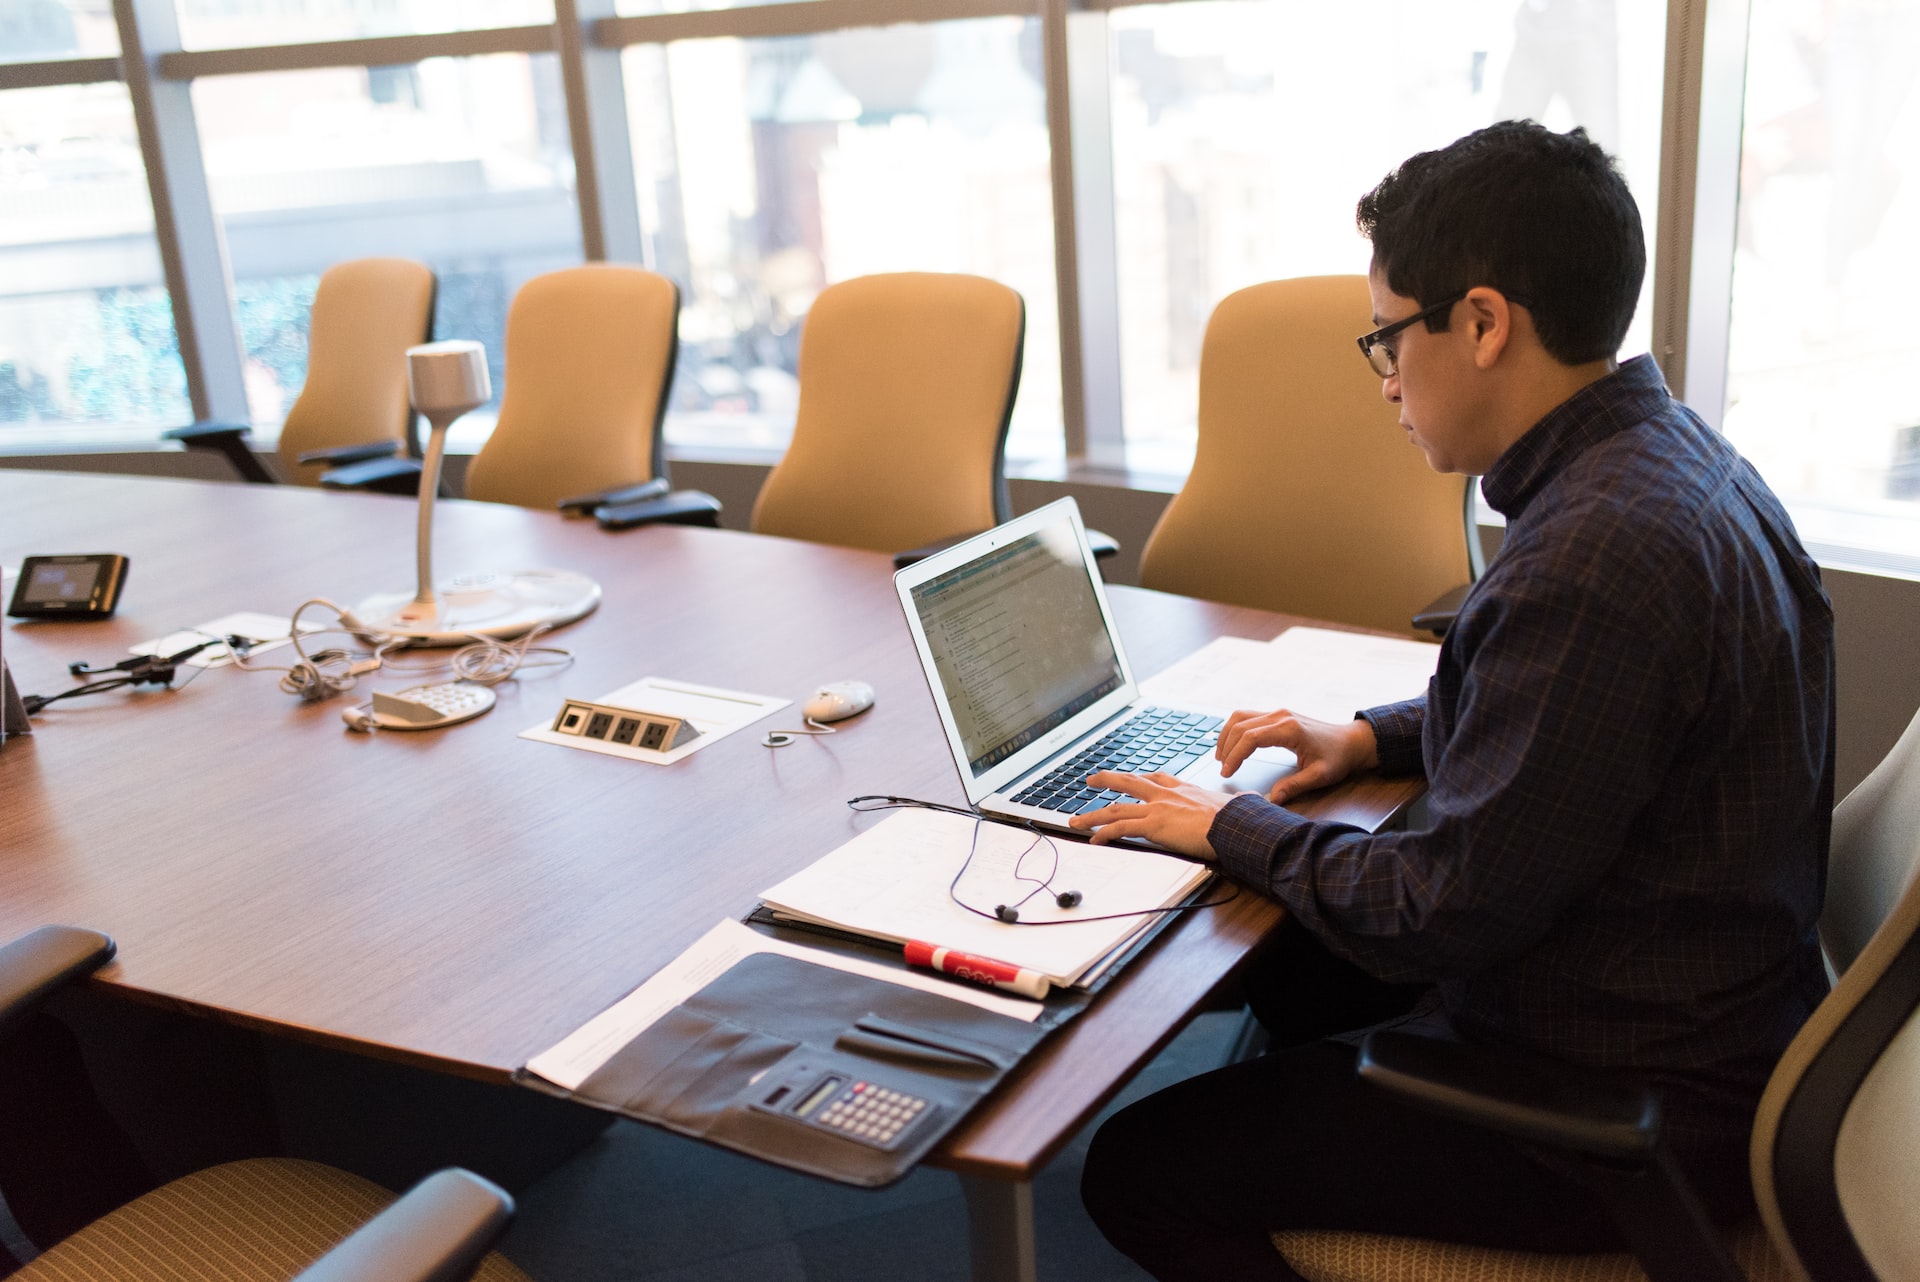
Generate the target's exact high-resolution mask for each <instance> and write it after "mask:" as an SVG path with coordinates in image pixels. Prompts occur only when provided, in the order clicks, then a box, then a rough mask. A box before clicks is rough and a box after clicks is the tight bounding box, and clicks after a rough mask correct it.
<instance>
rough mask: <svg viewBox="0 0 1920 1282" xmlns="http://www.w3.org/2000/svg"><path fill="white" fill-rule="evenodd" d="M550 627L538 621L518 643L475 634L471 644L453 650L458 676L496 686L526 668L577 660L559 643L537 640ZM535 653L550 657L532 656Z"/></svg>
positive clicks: (454, 671) (454, 669)
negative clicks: (551, 644)
mask: <svg viewBox="0 0 1920 1282" xmlns="http://www.w3.org/2000/svg"><path fill="white" fill-rule="evenodd" d="M550 627H551V625H550V624H545V623H542V624H538V625H536V626H535V627H533V628H532V629H530V630H529V631H528V632H527V633H526V635H524V636H522V637H521V638H520V640H519V641H518V642H517V643H516V642H512V641H499V640H495V639H494V638H493V637H483V636H475V637H474V639H473V643H472V644H471V645H463V646H461V647H460V648H459V649H458V650H455V651H454V652H453V658H452V660H451V663H452V666H453V674H454V676H455V678H456V679H458V680H461V681H471V682H473V683H474V684H475V685H482V686H492V685H499V684H500V683H501V682H502V681H506V680H509V679H511V678H512V677H514V676H515V675H517V674H518V673H519V671H520V670H521V669H522V668H558V667H565V666H566V665H567V664H570V663H572V662H573V655H572V654H571V653H570V652H568V651H566V650H562V649H560V648H558V647H557V646H546V645H542V646H536V645H534V644H533V639H534V638H535V637H537V636H539V635H540V634H541V633H542V632H546V631H548V630H549V629H550ZM532 655H544V656H547V657H545V658H540V659H530V658H529V656H532Z"/></svg>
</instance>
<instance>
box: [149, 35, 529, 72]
mask: <svg viewBox="0 0 1920 1282" xmlns="http://www.w3.org/2000/svg"><path fill="white" fill-rule="evenodd" d="M553 48H554V29H553V27H552V26H550V25H548V24H546V23H541V24H540V25H538V26H532V27H489V28H484V29H482V30H479V31H438V32H434V33H432V34H429V35H411V36H367V37H364V38H360V39H355V40H320V41H314V42H311V43H306V44H287V45H259V46H251V47H248V48H242V49H185V50H183V49H172V50H168V51H166V52H164V53H161V54H160V57H159V63H160V74H161V75H162V76H164V77H166V78H167V79H169V80H194V79H197V78H199V77H201V76H233V75H251V74H254V73H257V72H262V71H311V70H313V69H315V68H319V67H397V66H401V65H403V64H405V63H414V62H421V61H423V60H425V59H427V58H476V57H482V56H485V55H487V54H497V53H552V52H553Z"/></svg>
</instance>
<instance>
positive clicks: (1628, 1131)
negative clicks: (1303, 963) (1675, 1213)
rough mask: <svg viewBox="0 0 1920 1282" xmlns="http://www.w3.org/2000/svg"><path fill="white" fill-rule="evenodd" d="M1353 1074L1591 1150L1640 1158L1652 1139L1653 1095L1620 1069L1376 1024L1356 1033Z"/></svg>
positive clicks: (1656, 1123)
mask: <svg viewBox="0 0 1920 1282" xmlns="http://www.w3.org/2000/svg"><path fill="white" fill-rule="evenodd" d="M1359 1073H1360V1076H1361V1077H1362V1078H1363V1079H1365V1080H1366V1081H1368V1082H1371V1083H1373V1084H1374V1085H1375V1086H1378V1087H1380V1088H1381V1089H1383V1090H1385V1091H1388V1092H1389V1093H1391V1094H1393V1095H1396V1096H1398V1097H1400V1098H1401V1099H1403V1100H1405V1101H1407V1102H1408V1103H1410V1104H1415V1105H1418V1106H1419V1107H1421V1108H1424V1109H1427V1110H1428V1111H1430V1112H1434V1113H1439V1114H1440V1115H1442V1116H1444V1117H1451V1118H1454V1119H1455V1120H1457V1121H1462V1122H1469V1123H1472V1124H1473V1125H1476V1126H1483V1127H1485V1128H1487V1129H1488V1130H1492V1131H1498V1132H1499V1133H1501V1134H1503V1135H1510V1136H1512V1137H1514V1138H1516V1139H1523V1140H1531V1141H1533V1142H1535V1143H1539V1144H1548V1145H1552V1146H1553V1147H1555V1148H1559V1149H1565V1150H1569V1151H1572V1152H1576V1153H1584V1154H1586V1155H1587V1156H1589V1157H1595V1158H1600V1159H1602V1160H1606V1161H1613V1162H1646V1161H1650V1160H1652V1158H1653V1156H1654V1152H1655V1150H1656V1148H1657V1147H1658V1145H1659V1140H1660V1100H1659V1097H1658V1096H1656V1095H1655V1094H1654V1093H1653V1091H1652V1090H1651V1089H1650V1088H1649V1087H1647V1086H1646V1084H1645V1083H1643V1082H1640V1081H1638V1080H1637V1079H1634V1078H1631V1077H1627V1076H1625V1075H1622V1074H1616V1073H1607V1072H1603V1071H1600V1070H1598V1069H1591V1068H1585V1067H1583V1066H1581V1065H1578V1064H1564V1063H1561V1062H1560V1061H1558V1060H1551V1059H1547V1058H1545V1057H1544V1056H1539V1055H1530V1054H1527V1053H1525V1052H1522V1051H1516V1050H1511V1049H1507V1048H1504V1047H1493V1046H1474V1045H1468V1044H1465V1043H1461V1042H1446V1041H1440V1040H1438V1039H1436V1038H1431V1037H1418V1036H1414V1035H1413V1034H1410V1033H1396V1032H1390V1031H1382V1030H1376V1031H1374V1032H1371V1033H1368V1034H1367V1035H1366V1037H1365V1038H1364V1039H1363V1040H1362V1041H1361V1043H1360V1060H1359Z"/></svg>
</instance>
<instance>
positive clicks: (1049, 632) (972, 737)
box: [913, 521, 1122, 775]
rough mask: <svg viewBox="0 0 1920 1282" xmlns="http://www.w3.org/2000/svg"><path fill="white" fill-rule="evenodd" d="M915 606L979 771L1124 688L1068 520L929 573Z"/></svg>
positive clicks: (915, 597) (916, 591)
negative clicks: (936, 574)
mask: <svg viewBox="0 0 1920 1282" xmlns="http://www.w3.org/2000/svg"><path fill="white" fill-rule="evenodd" d="M913 605H914V609H915V610H916V611H917V612H918V613H919V616H920V626H921V628H922V629H923V630H924V631H925V633H926V637H927V648H928V650H929V651H931V653H932V655H933V666H934V670H935V672H937V673H938V675H939V680H940V684H941V686H942V687H943V688H944V689H945V691H946V696H947V703H948V705H949V706H950V707H951V708H952V709H953V719H954V722H955V726H956V728H957V729H958V730H959V733H960V742H961V746H962V747H963V748H964V749H965V750H966V755H967V759H968V761H967V764H968V765H969V766H970V767H971V768H972V770H973V773H974V774H976V775H978V774H979V773H980V772H981V771H983V770H986V769H988V768H989V767H991V766H993V765H994V764H996V763H997V762H1001V761H1004V760H1006V759H1007V758H1008V757H1010V756H1012V755H1013V754H1014V753H1015V752H1018V751H1019V750H1020V749H1021V748H1024V747H1026V746H1027V745H1028V744H1030V743H1032V742H1033V741H1034V740H1035V739H1038V738H1039V737H1040V736H1041V735H1043V734H1045V733H1047V731H1049V730H1052V729H1053V728H1054V727H1055V726H1058V725H1060V724H1061V723H1062V722H1064V721H1066V720H1067V719H1068V718H1069V717H1071V716H1073V715H1074V714H1075V713H1076V712H1079V711H1081V710H1083V709H1085V708H1087V707H1089V706H1091V705H1092V704H1093V703H1094V702H1095V701H1097V700H1098V699H1099V698H1100V697H1101V696H1102V695H1105V694H1110V693H1112V692H1113V691H1114V690H1117V689H1119V688H1120V684H1121V680H1122V677H1121V672H1120V663H1119V660H1118V658H1117V657H1116V656H1115V654H1114V650H1113V641H1112V638H1110V637H1109V636H1108V635H1107V627H1106V621H1105V619H1103V618H1102V616H1101V614H1100V603H1099V601H1098V600H1096V599H1095V597H1094V594H1093V584H1092V583H1091V582H1090V581H1089V580H1088V578H1087V570H1086V567H1085V565H1084V563H1083V562H1082V560H1081V557H1080V549H1079V545H1078V544H1077V543H1076V542H1075V541H1074V538H1073V529H1072V526H1071V525H1069V524H1068V523H1066V522H1065V521H1062V522H1061V523H1060V524H1059V525H1058V526H1055V527H1052V528H1049V529H1044V530H1040V531H1038V532H1036V533H1034V534H1030V535H1028V536H1027V537H1026V538H1023V539H1016V540H1015V541H1013V542H1012V543H1009V544H1007V545H1006V546H1005V547H1002V548H996V549H995V550H994V551H992V552H990V553H988V554H986V555H984V556H981V557H978V558H976V559H974V560H972V561H969V562H967V563H966V564H965V565H962V566H960V567H958V568H957V569H954V570H952V571H950V572H948V573H946V574H943V575H940V576H939V577H938V578H933V579H929V580H927V581H926V582H925V583H923V584H921V585H920V586H919V587H917V588H914V589H913Z"/></svg>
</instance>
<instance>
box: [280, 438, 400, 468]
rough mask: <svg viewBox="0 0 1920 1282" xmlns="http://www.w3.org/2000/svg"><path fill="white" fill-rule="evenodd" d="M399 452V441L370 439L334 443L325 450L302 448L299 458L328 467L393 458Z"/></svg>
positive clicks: (305, 461) (302, 461) (300, 460)
mask: <svg viewBox="0 0 1920 1282" xmlns="http://www.w3.org/2000/svg"><path fill="white" fill-rule="evenodd" d="M399 452H400V442H398V441H368V442H367V443H366V444H365V445H333V446H329V447H328V448H326V449H324V450H302V451H300V453H299V455H298V456H297V460H298V461H299V462H301V463H324V464H326V465H327V466H328V467H345V466H346V465H347V464H349V463H364V462H366V461H367V460H368V459H375V458H392V457H393V456H394V455H395V454H398V453H399Z"/></svg>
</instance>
